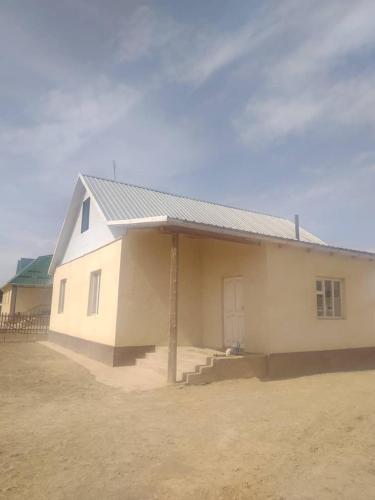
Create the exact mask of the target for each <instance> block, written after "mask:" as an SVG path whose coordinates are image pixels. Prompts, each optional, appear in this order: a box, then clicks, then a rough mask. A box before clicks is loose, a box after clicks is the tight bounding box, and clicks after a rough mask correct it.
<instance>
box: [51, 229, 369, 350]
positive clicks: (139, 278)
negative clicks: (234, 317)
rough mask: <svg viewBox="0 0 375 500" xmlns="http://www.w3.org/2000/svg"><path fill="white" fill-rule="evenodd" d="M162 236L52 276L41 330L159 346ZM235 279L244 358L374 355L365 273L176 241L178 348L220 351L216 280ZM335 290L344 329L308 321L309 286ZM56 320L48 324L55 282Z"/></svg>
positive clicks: (362, 264)
mask: <svg viewBox="0 0 375 500" xmlns="http://www.w3.org/2000/svg"><path fill="white" fill-rule="evenodd" d="M170 246H171V236H170V235H169V234H165V233H161V232H159V231H157V230H132V231H129V232H128V233H127V234H126V235H125V236H124V237H123V238H122V239H121V240H117V241H116V242H114V243H112V244H109V245H107V246H105V247H103V248H101V249H99V250H97V251H95V252H92V253H90V254H88V255H86V256H83V257H80V258H78V259H76V260H74V261H72V262H70V263H67V264H64V265H62V266H60V267H59V268H57V270H56V273H55V277H54V291H53V300H52V316H51V329H52V330H55V331H57V332H60V333H66V334H70V335H74V336H78V337H81V338H84V339H88V340H92V341H96V342H101V343H105V344H109V345H116V346H135V345H150V344H151V345H152V344H166V343H167V341H168V326H169V324H168V322H169V272H170ZM97 269H101V270H102V282H101V293H100V307H99V315H98V316H87V301H88V290H89V279H90V272H91V271H94V270H97ZM234 276H242V277H243V286H244V314H245V340H244V348H245V349H246V350H247V351H250V352H267V353H269V352H291V351H306V350H320V349H336V348H345V347H362V346H375V263H374V262H370V261H369V260H366V259H359V258H355V259H353V258H350V257H343V256H340V255H337V254H335V255H330V254H329V253H328V252H327V253H323V252H317V251H311V252H308V251H306V250H305V249H300V248H295V247H292V246H285V245H281V246H280V245H276V244H265V243H262V244H261V245H258V244H249V243H248V244H240V243H233V242H227V241H220V240H214V239H198V238H192V237H188V236H186V235H182V236H181V237H180V274H179V303H178V308H179V310H178V330H179V332H178V333H179V337H178V341H179V344H183V345H198V346H199V345H203V346H207V347H214V348H221V347H222V346H223V280H224V278H225V277H234ZM318 276H325V277H332V278H340V279H343V280H344V284H345V319H343V320H323V319H317V317H316V296H315V280H316V277H318ZM64 278H65V279H67V285H66V298H65V311H64V313H63V314H57V304H58V294H59V293H58V292H59V282H60V280H61V279H64Z"/></svg>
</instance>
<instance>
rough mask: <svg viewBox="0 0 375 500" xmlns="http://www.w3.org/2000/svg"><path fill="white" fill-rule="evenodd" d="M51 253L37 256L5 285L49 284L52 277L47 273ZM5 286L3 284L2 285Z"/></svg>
mask: <svg viewBox="0 0 375 500" xmlns="http://www.w3.org/2000/svg"><path fill="white" fill-rule="evenodd" d="M51 259H52V255H42V256H40V257H37V258H36V259H34V260H33V261H32V262H30V263H29V264H28V265H27V266H25V267H24V268H22V269H21V271H19V272H18V273H17V274H16V275H15V276H13V278H12V279H11V280H9V281H8V282H7V283H6V284H7V285H19V286H49V285H51V284H52V278H51V276H50V275H49V274H48V268H49V265H50V263H51ZM4 286H5V285H4Z"/></svg>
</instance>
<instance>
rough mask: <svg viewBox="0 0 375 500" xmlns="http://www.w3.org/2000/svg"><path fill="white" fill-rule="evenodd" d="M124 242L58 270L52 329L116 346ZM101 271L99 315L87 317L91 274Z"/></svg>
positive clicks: (112, 244) (109, 246)
mask: <svg viewBox="0 0 375 500" xmlns="http://www.w3.org/2000/svg"><path fill="white" fill-rule="evenodd" d="M121 247H122V240H117V241H115V242H113V243H111V244H109V245H106V246H104V247H102V248H100V249H99V250H96V251H95V252H92V253H89V254H87V255H85V256H83V257H80V258H78V259H76V260H73V261H71V262H69V263H66V264H63V265H61V266H60V267H58V268H57V269H56V271H55V275H54V285H53V295H52V311H51V323H50V329H51V330H53V331H56V332H59V333H65V334H68V335H73V336H76V337H80V338H83V339H87V340H91V341H94V342H100V343H102V344H107V345H114V343H115V335H116V316H117V303H118V302H117V301H118V288H119V274H120V262H121ZM99 269H101V283H100V302H99V314H98V315H90V316H89V315H87V306H88V294H89V286H90V273H91V272H92V271H96V270H99ZM62 279H66V280H67V281H66V289H65V307H64V312H63V313H58V312H57V309H58V300H59V289H60V280H62Z"/></svg>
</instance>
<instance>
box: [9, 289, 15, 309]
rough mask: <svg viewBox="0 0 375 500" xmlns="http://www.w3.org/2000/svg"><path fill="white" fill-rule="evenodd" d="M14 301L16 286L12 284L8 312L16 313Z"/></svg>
mask: <svg viewBox="0 0 375 500" xmlns="http://www.w3.org/2000/svg"><path fill="white" fill-rule="evenodd" d="M16 301H17V286H16V285H12V292H11V294H10V308H9V314H16Z"/></svg>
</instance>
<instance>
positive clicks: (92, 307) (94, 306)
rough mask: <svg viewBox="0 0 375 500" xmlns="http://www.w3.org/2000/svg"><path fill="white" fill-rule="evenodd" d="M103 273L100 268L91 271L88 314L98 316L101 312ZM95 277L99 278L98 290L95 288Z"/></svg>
mask: <svg viewBox="0 0 375 500" xmlns="http://www.w3.org/2000/svg"><path fill="white" fill-rule="evenodd" d="M101 275H102V271H101V270H100V269H98V270H96V271H92V272H91V273H90V286H89V300H88V305H87V315H88V316H96V315H98V314H99V300H100V284H101ZM94 279H97V286H96V290H94V289H93V287H94Z"/></svg>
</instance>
